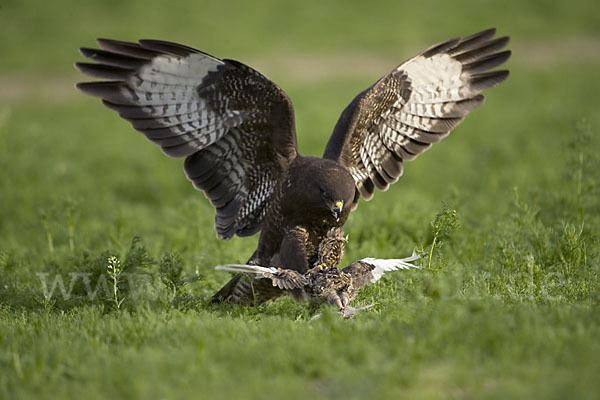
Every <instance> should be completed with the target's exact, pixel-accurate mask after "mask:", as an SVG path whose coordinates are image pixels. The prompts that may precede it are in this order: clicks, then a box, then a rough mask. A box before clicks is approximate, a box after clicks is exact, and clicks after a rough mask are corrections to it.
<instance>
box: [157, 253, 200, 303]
mask: <svg viewBox="0 0 600 400" xmlns="http://www.w3.org/2000/svg"><path fill="white" fill-rule="evenodd" d="M183 269H184V264H183V261H182V260H181V257H180V256H179V254H177V253H168V254H165V255H164V256H163V258H162V259H161V260H160V264H159V267H158V272H159V274H160V280H161V281H162V283H163V284H164V285H165V286H166V287H167V289H168V290H169V291H170V293H171V300H170V305H171V306H172V307H175V308H178V309H189V308H193V307H195V306H197V305H198V304H200V303H201V300H199V299H198V298H197V297H196V296H194V295H191V294H189V293H187V292H186V291H185V289H184V286H185V285H187V284H188V283H191V282H196V281H198V280H200V279H202V278H203V277H202V275H200V274H199V273H198V272H197V271H196V275H194V276H191V277H184V276H183Z"/></svg>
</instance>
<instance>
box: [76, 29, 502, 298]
mask: <svg viewBox="0 0 600 400" xmlns="http://www.w3.org/2000/svg"><path fill="white" fill-rule="evenodd" d="M495 33H496V31H495V29H488V30H485V31H482V32H479V33H476V34H473V35H470V36H466V37H462V38H454V39H450V40H446V41H443V42H441V43H438V44H436V45H434V46H432V47H430V48H428V49H427V50H425V51H423V52H422V53H420V54H418V55H417V56H415V57H413V58H410V59H409V60H407V61H405V62H404V63H402V64H400V66H398V67H397V68H395V69H393V70H392V71H391V72H389V73H388V74H386V75H384V76H383V77H382V78H380V79H379V80H377V81H376V82H375V83H374V84H373V85H372V86H370V87H369V88H367V89H366V90H364V91H362V92H361V93H359V94H358V95H357V96H356V97H355V98H354V99H353V100H352V102H351V103H350V104H349V105H348V106H347V107H346V109H345V110H344V111H343V112H342V114H341V116H340V118H339V120H338V122H337V124H336V125H335V127H334V129H333V133H332V134H331V137H330V139H329V141H328V143H327V145H326V148H325V151H324V153H323V157H321V158H319V157H310V156H303V155H300V154H299V153H298V147H297V143H296V130H295V124H294V111H293V108H292V103H291V101H290V99H289V97H288V96H287V94H286V93H285V92H284V91H283V90H282V89H281V88H280V87H279V86H277V85H276V84H275V83H273V82H272V81H270V80H269V79H267V78H266V77H265V76H264V75H262V74H261V73H259V72H258V71H256V70H254V69H253V68H251V67H249V66H247V65H245V64H242V63H241V62H239V61H234V60H228V59H219V58H216V57H214V56H212V55H209V54H207V53H204V52H201V51H199V50H196V49H193V48H191V47H187V46H183V45H180V44H176V43H170V42H165V41H160V40H140V41H139V42H137V43H132V42H124V41H117V40H109V39H98V41H97V42H98V44H99V46H100V47H101V49H91V48H81V49H80V50H81V54H82V55H83V56H85V57H86V58H88V59H90V60H91V61H93V63H82V62H79V63H76V67H77V68H78V69H79V70H80V71H81V72H83V73H84V74H87V75H90V76H92V77H96V78H101V79H102V80H99V81H94V82H84V83H79V84H77V87H78V88H79V89H80V90H82V91H83V92H85V93H88V94H91V95H93V96H97V97H100V98H101V99H102V102H103V103H104V104H105V105H106V106H107V107H109V108H111V109H113V110H115V111H116V112H117V113H119V115H120V116H121V117H123V118H125V119H126V120H128V121H129V122H130V123H131V125H132V126H133V127H134V128H135V129H136V130H138V131H140V132H142V133H143V134H144V135H145V136H146V137H147V138H148V139H149V140H151V141H152V142H154V143H156V144H157V145H159V146H160V147H161V149H162V151H163V152H164V153H165V154H166V155H168V156H170V157H180V158H185V162H184V170H185V173H186V175H187V177H188V179H189V180H191V181H192V183H193V185H194V186H195V187H196V188H197V189H198V190H201V191H203V192H204V194H205V196H206V197H207V198H208V199H209V201H210V202H211V204H212V205H213V206H214V208H215V211H216V216H215V225H214V228H215V230H216V233H217V237H219V238H221V239H228V238H231V237H233V236H234V235H237V236H250V235H253V234H255V233H257V232H258V231H260V237H259V241H258V246H257V249H256V250H255V251H254V253H253V254H252V256H251V257H250V258H249V260H248V261H247V263H246V264H248V265H254V266H262V267H265V268H268V269H269V268H275V269H276V270H277V273H274V272H272V271H273V270H271V269H269V271H271V272H269V273H270V274H272V275H273V274H274V275H273V277H275V278H276V279H280V278H281V276H285V275H286V274H291V275H294V274H295V273H297V275H298V276H304V278H306V279H309V278H310V276H312V275H310V274H308V275H307V273H308V272H309V270H313V268H314V267H315V266H318V265H321V264H325V265H326V267H328V268H323V269H324V270H326V271H329V267H331V268H333V267H336V266H337V265H338V264H339V262H340V261H341V258H342V254H343V247H344V243H343V241H340V240H339V239H336V238H339V236H340V234H339V232H341V228H342V226H343V225H344V223H345V222H346V219H347V218H348V215H349V214H350V212H351V211H352V210H354V209H355V208H356V206H357V204H358V201H359V199H360V198H363V199H364V200H370V199H371V197H372V196H373V193H374V192H375V189H378V190H381V191H385V190H387V189H388V187H389V186H390V185H391V184H392V183H394V182H396V181H397V180H398V178H399V177H400V176H401V175H402V173H403V163H404V161H410V160H413V159H414V158H415V157H416V156H417V155H419V154H421V153H422V152H424V151H425V150H427V149H428V148H429V147H430V146H431V145H432V144H433V143H436V142H439V141H440V140H442V139H443V138H444V137H446V136H447V135H448V134H449V133H450V131H451V130H452V129H453V128H455V127H456V126H457V125H458V124H459V123H460V122H462V120H463V119H464V118H465V117H466V115H467V114H469V112H471V111H472V110H473V109H474V108H476V107H477V106H479V105H481V104H482V103H483V101H484V96H483V95H482V94H481V93H482V91H483V90H485V89H488V88H491V87H494V86H496V85H498V84H500V83H501V82H502V81H504V80H505V79H506V77H507V76H508V71H507V70H492V69H494V68H496V67H497V66H499V65H501V64H503V63H504V62H505V61H506V60H507V59H508V58H509V57H510V54H511V53H510V51H508V50H502V49H503V48H504V47H505V46H506V44H507V43H508V41H509V38H508V37H500V38H494V36H495ZM332 230H333V231H334V232H336V233H335V234H334V235H333V237H334V239H333V241H331V242H330V239H331V238H330V237H329V236H330V235H328V233H329V232H331V231H332ZM338 230H339V231H338ZM374 265H375V270H377V264H374ZM348 268H349V267H348ZM353 270H354V267H353V268H352V269H350V271H353ZM344 271H345V270H344ZM344 274H348V272H344V273H342V274H340V275H339V276H345V275H344ZM253 275H256V274H255V273H254V274H253ZM317 275H318V274H317ZM350 275H352V274H350ZM243 276H244V275H243V274H237V275H235V276H234V277H233V278H232V279H231V281H229V282H228V283H227V284H226V285H225V286H224V287H223V288H222V289H221V290H219V291H218V292H217V293H216V294H215V296H214V297H213V300H214V301H232V302H241V303H246V302H247V301H246V300H244V299H242V300H240V299H239V298H238V297H236V296H234V293H235V292H236V288H237V287H238V285H241V284H243V281H244V279H242V277H243ZM258 279H267V278H262V277H259V278H258ZM271 279H273V278H271ZM271 279H267V281H269V282H271V281H272V280H271ZM284 282H289V281H286V280H285V279H284V280H283V281H282V283H281V284H282V285H284V286H285V283H284ZM269 284H271V283H269ZM313 286H314V285H313ZM271 287H273V286H272V285H271ZM276 287H277V288H279V286H277V285H276ZM290 290H292V291H293V290H301V289H298V288H295V287H294V288H291V289H290ZM274 296H277V293H275V294H274ZM265 297H268V296H265ZM261 300H263V299H261ZM340 301H341V304H342V305H343V304H344V299H340ZM334 302H335V303H337V301H334Z"/></svg>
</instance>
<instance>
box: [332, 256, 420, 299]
mask: <svg viewBox="0 0 600 400" xmlns="http://www.w3.org/2000/svg"><path fill="white" fill-rule="evenodd" d="M420 258H421V255H419V254H417V253H416V252H414V251H413V254H412V255H411V256H410V257H407V258H394V259H380V258H371V257H369V258H363V259H362V260H359V261H355V262H353V263H352V264H350V265H348V266H347V267H346V268H344V269H343V270H342V271H343V272H345V273H347V274H350V276H352V286H353V289H354V290H355V291H358V290H359V289H360V288H361V287H363V286H365V285H369V284H371V283H375V282H377V281H378V280H379V279H380V278H381V277H382V276H383V274H385V273H386V272H390V271H397V270H399V269H410V268H416V269H420V267H419V266H418V265H414V264H411V263H412V262H413V261H416V260H418V259H420Z"/></svg>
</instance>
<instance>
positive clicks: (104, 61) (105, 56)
mask: <svg viewBox="0 0 600 400" xmlns="http://www.w3.org/2000/svg"><path fill="white" fill-rule="evenodd" d="M98 44H99V45H100V46H101V47H102V48H103V49H102V50H96V49H89V48H82V49H81V52H82V54H83V55H84V56H85V57H87V58H89V59H91V60H92V61H95V62H96V64H92V63H77V64H76V66H77V67H78V68H79V69H80V70H81V71H82V72H84V73H86V74H88V75H91V76H94V77H98V78H104V79H111V80H110V81H98V82H85V83H80V84H78V87H79V88H80V89H81V90H83V91H84V92H87V93H89V94H92V95H95V96H98V97H100V98H102V99H103V102H104V104H105V105H107V106H108V107H109V108H111V109H114V110H115V111H117V112H118V113H119V115H121V116H122V117H123V118H125V119H127V120H129V121H130V123H131V124H132V126H133V127H134V128H135V129H137V130H138V131H140V132H142V133H143V134H144V135H146V137H147V138H148V139H150V140H151V141H153V142H154V143H156V144H158V145H159V146H161V148H162V150H163V152H165V153H166V154H167V155H169V156H172V157H186V161H185V171H186V174H187V175H188V178H189V179H190V180H191V181H192V182H193V183H194V186H195V187H196V188H197V189H199V190H202V191H204V192H205V195H206V196H207V197H208V198H209V200H210V201H211V203H212V204H213V205H214V206H215V209H216V216H215V230H216V232H217V236H219V237H221V238H230V237H232V236H233V235H234V234H237V235H239V236H247V235H251V234H254V233H255V232H257V231H258V230H259V229H260V227H261V223H262V219H263V218H264V216H265V214H266V210H267V208H268V207H267V206H266V205H267V204H268V203H269V200H270V197H271V195H272V193H273V188H274V186H275V185H276V184H277V181H278V179H279V177H280V175H281V174H282V171H283V169H284V168H285V165H286V163H289V162H290V161H291V160H292V159H293V158H294V157H295V155H296V137H295V130H294V126H293V110H292V106H291V103H290V101H289V99H288V97H287V95H286V94H285V93H284V92H283V91H282V90H281V89H280V88H279V87H277V85H275V84H274V83H273V82H271V81H270V80H268V79H267V78H265V77H264V76H263V75H262V74H260V73H259V72H257V71H255V70H253V69H252V68H250V67H248V66H245V65H244V64H241V63H239V62H237V61H232V60H220V59H217V58H215V57H213V56H211V55H209V54H206V53H203V52H200V51H198V50H195V49H192V48H190V47H187V46H182V45H178V44H175V43H169V42H163V41H155V40H141V41H140V42H139V43H130V42H122V41H116V40H108V39H99V40H98Z"/></svg>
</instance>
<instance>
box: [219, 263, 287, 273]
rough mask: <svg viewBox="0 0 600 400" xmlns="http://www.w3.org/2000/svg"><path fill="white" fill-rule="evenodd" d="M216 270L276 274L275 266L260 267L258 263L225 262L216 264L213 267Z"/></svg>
mask: <svg viewBox="0 0 600 400" xmlns="http://www.w3.org/2000/svg"><path fill="white" fill-rule="evenodd" d="M215 269H217V270H221V271H231V272H246V273H248V274H257V275H263V276H264V275H266V274H276V273H277V268H272V267H261V266H260V265H247V264H227V265H217V266H216V267H215Z"/></svg>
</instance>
